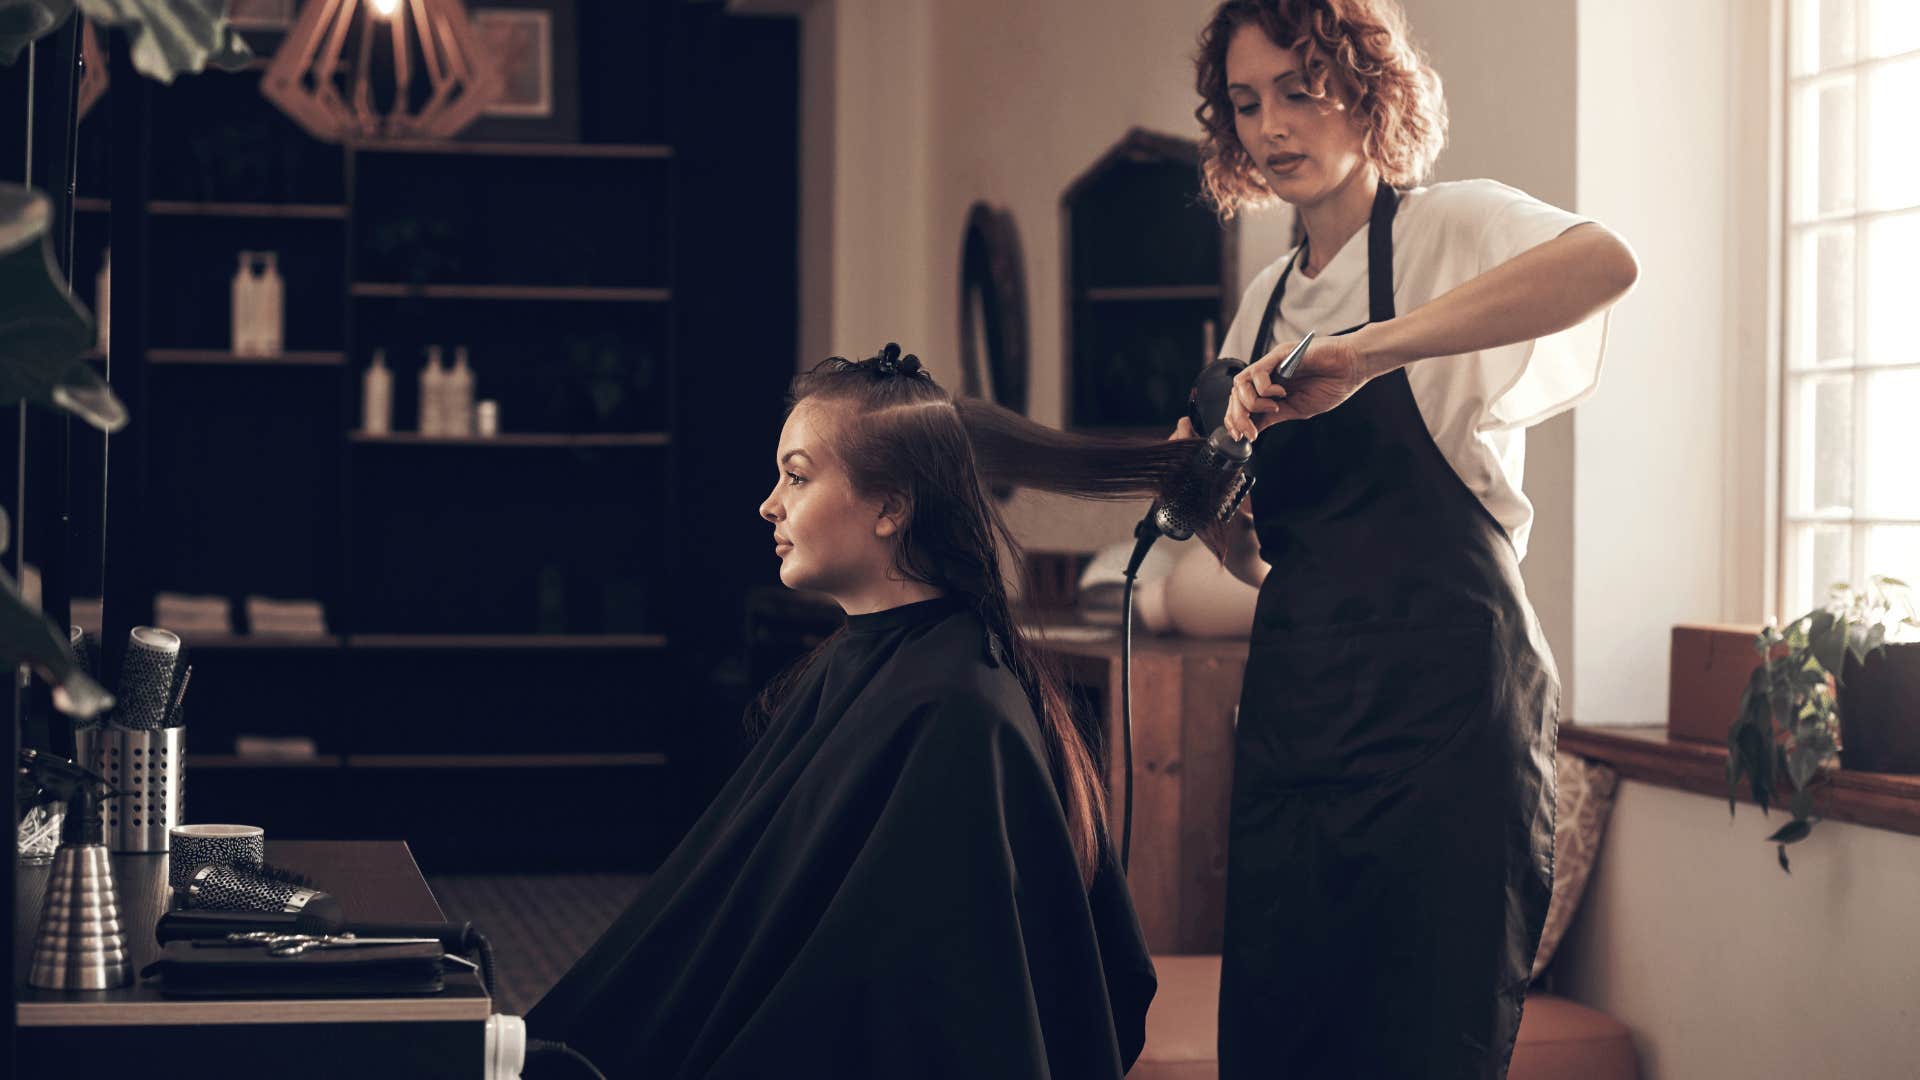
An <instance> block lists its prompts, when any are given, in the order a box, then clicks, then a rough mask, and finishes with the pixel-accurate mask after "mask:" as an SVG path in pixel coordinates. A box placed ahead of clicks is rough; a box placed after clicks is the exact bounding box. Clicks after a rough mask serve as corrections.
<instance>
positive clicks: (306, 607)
mask: <svg viewBox="0 0 1920 1080" xmlns="http://www.w3.org/2000/svg"><path fill="white" fill-rule="evenodd" d="M247 626H248V627H249V628H250V629H251V630H252V631H253V633H254V634H256V635H271V636H274V637H320V636H322V635H324V634H326V632H327V617H326V609H325V608H324V607H322V606H321V604H320V601H318V600H275V599H271V598H269V597H265V596H249V597H247Z"/></svg>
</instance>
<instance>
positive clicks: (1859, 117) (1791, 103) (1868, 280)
mask: <svg viewBox="0 0 1920 1080" xmlns="http://www.w3.org/2000/svg"><path fill="white" fill-rule="evenodd" d="M1788 4H1789V11H1790V18H1789V20H1788V26H1787V91H1786V92H1787V103H1786V104H1787V108H1786V123H1787V132H1786V142H1785V145H1786V151H1787V161H1786V205H1785V213H1786V221H1785V229H1784V230H1783V233H1782V236H1783V238H1784V241H1785V245H1786V252H1785V255H1786V276H1785V279H1784V280H1785V288H1786V297H1785V301H1786V313H1785V326H1784V328H1783V329H1784V338H1783V342H1784V348H1783V350H1782V352H1783V357H1782V363H1783V374H1782V396H1781V402H1782V429H1783V430H1782V432H1781V435H1782V439H1781V446H1782V448H1783V452H1784V454H1785V457H1784V459H1783V462H1782V468H1781V470H1780V476H1781V484H1782V489H1783V490H1782V492H1781V495H1782V500H1781V507H1782V510H1783V512H1784V520H1783V522H1782V528H1781V530H1780V538H1781V545H1782V550H1781V559H1780V567H1781V578H1782V580H1781V582H1780V587H1781V590H1782V591H1781V594H1780V604H1779V607H1780V614H1781V615H1782V616H1783V617H1788V618H1790V617H1792V616H1793V615H1797V614H1799V613H1800V612H1802V611H1806V610H1807V609H1809V608H1811V607H1813V606H1815V605H1816V604H1818V603H1821V602H1823V601H1824V599H1825V596H1826V590H1827V587H1828V586H1829V585H1831V584H1834V583H1836V582H1849V583H1852V584H1864V582H1865V580H1866V578H1867V576H1868V575H1869V574H1891V575H1893V576H1894V577H1898V578H1902V579H1904V580H1906V581H1908V582H1913V583H1917V584H1920V317H1916V316H1920V137H1916V135H1915V132H1916V131H1920V3H1917V2H1915V0H1788Z"/></svg>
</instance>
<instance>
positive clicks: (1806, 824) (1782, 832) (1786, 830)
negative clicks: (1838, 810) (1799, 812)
mask: <svg viewBox="0 0 1920 1080" xmlns="http://www.w3.org/2000/svg"><path fill="white" fill-rule="evenodd" d="M1812 831H1813V822H1811V821H1808V820H1807V819H1805V818H1795V819H1793V820H1792V821H1789V822H1787V823H1786V824H1785V825H1782V826H1780V827H1779V828H1778V829H1775V830H1774V831H1773V835H1772V836H1769V837H1767V840H1768V841H1769V842H1771V843H1775V844H1797V843H1799V842H1800V841H1802V840H1805V839H1806V838H1807V834H1808V833H1810V832H1812Z"/></svg>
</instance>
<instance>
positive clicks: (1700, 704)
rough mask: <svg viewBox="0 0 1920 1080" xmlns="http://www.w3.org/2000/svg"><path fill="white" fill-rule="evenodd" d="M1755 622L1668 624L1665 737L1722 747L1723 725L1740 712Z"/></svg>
mask: <svg viewBox="0 0 1920 1080" xmlns="http://www.w3.org/2000/svg"><path fill="white" fill-rule="evenodd" d="M1759 633H1760V627H1758V626H1727V625H1717V624H1693V625H1681V626H1676V627H1674V628H1673V652H1672V665H1671V669H1670V671H1669V674H1668V676H1667V737H1668V738H1670V739H1684V740H1687V741H1689V742H1705V743H1713V744H1715V745H1717V746H1725V745H1726V742H1727V729H1728V728H1729V727H1731V726H1733V721H1734V718H1735V717H1737V716H1739V715H1740V695H1741V694H1742V693H1743V692H1744V691H1745V690H1746V688H1747V680H1748V679H1749V678H1751V677H1752V675H1753V669H1754V668H1756V667H1759V666H1760V654H1759V653H1756V652H1754V651H1753V640H1754V638H1755V637H1757V636H1758V635H1759Z"/></svg>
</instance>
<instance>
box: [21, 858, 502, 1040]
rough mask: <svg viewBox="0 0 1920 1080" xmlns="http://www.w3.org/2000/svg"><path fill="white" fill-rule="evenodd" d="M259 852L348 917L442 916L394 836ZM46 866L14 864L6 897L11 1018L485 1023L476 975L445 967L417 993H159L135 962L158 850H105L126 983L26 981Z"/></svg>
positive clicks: (140, 960)
mask: <svg viewBox="0 0 1920 1080" xmlns="http://www.w3.org/2000/svg"><path fill="white" fill-rule="evenodd" d="M267 861H268V862H269V863H271V864H273V865H275V866H280V867H285V868H286V869H289V870H293V871H296V872H298V873H301V874H304V875H306V876H307V877H309V878H311V879H313V882H314V885H315V886H316V887H318V888H320V889H323V890H325V891H327V892H329V893H332V894H333V895H334V896H336V897H338V898H339V899H340V904H341V907H342V908H343V909H344V910H345V912H346V916H347V918H348V919H349V920H356V919H357V920H366V921H375V920H378V921H388V922H441V921H443V920H444V919H445V918H446V916H445V915H444V914H443V913H442V912H441V910H440V905H439V903H438V902H437V901H435V900H434V898H433V893H432V891H431V890H429V889H428V888H427V882H426V879H425V878H423V877H421V875H420V868H419V866H418V865H416V864H415V863H414V861H413V853H412V852H411V851H409V850H408V849H407V845H406V844H405V843H404V842H403V841H399V840H355V841H331V840H278V841H268V843H267ZM47 869H48V868H47V867H45V866H26V865H22V866H21V867H20V872H19V876H18V879H17V880H18V888H19V890H20V893H19V897H18V900H17V902H16V904H15V906H14V912H15V915H14V917H15V920H16V921H15V924H14V965H15V966H14V986H15V987H16V999H17V1002H18V1004H16V1006H15V1020H16V1023H17V1024H18V1026H20V1027H93V1026H132V1025H148V1024H151V1025H174V1024H287V1023H390V1022H399V1021H422V1020H429V1021H472V1022H476V1023H484V1022H485V1021H486V1019H487V1016H488V1015H489V1014H490V1013H492V1011H493V1005H492V1002H491V1000H490V999H489V998H488V997H487V992H486V990H485V988H483V987H482V986H481V985H480V980H479V977H478V976H476V975H474V974H472V973H470V972H463V971H449V972H448V973H447V976H446V989H445V990H443V991H441V992H440V993H438V994H433V995H430V996H424V997H393V998H339V999H327V998H274V999H234V1000H219V999H214V1000H186V999H174V998H167V997H163V996H162V995H161V994H160V992H159V991H158V990H157V989H154V988H153V987H152V986H150V985H148V984H146V983H144V982H142V981H141V980H140V978H139V974H140V969H141V968H143V967H145V966H146V965H147V964H149V963H152V962H153V960H154V959H155V958H156V957H157V956H158V955H159V951H160V946H159V944H158V943H157V942H155V941H154V938H153V928H154V925H155V923H157V922H158V921H159V919H160V916H161V914H162V913H164V912H165V911H166V910H167V901H168V896H169V893H168V890H167V887H166V883H167V856H165V855H132V854H119V855H115V856H113V871H114V884H115V887H116V889H117V890H118V893H119V900H120V912H121V917H122V919H123V920H124V924H125V926H126V931H127V944H128V946H129V948H130V950H131V951H132V953H133V971H134V984H133V985H132V986H129V987H125V988H123V989H119V990H96V991H59V990H39V989H34V988H32V987H29V986H27V985H26V974H27V969H28V967H29V966H30V965H31V963H32V955H33V937H34V934H35V932H36V929H37V928H38V926H39V921H40V898H41V895H42V893H43V892H44V890H45V884H46V874H47Z"/></svg>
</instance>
